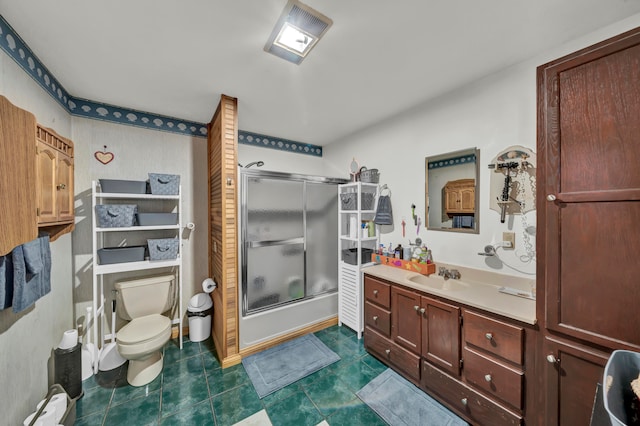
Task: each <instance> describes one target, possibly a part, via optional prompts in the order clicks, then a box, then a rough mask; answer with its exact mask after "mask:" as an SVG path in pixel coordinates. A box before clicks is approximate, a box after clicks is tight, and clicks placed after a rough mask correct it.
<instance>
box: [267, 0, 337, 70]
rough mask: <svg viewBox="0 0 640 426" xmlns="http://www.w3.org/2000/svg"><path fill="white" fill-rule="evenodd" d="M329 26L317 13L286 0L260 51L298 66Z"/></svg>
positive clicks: (329, 23) (328, 22)
mask: <svg viewBox="0 0 640 426" xmlns="http://www.w3.org/2000/svg"><path fill="white" fill-rule="evenodd" d="M332 24H333V21H332V20H331V19H329V18H327V17H326V16H324V15H323V14H321V13H320V12H318V11H317V10H315V9H312V8H311V7H309V6H307V5H306V4H302V3H300V2H299V1H298V0H289V1H288V2H287V5H286V6H285V8H284V10H283V11H282V14H281V15H280V18H278V22H277V24H276V26H275V28H274V29H273V31H272V32H271V35H270V36H269V40H268V41H267V44H266V45H265V46H264V50H265V52H269V53H272V54H274V55H276V56H278V57H280V58H282V59H284V60H287V61H289V62H293V63H294V64H298V65H299V64H300V63H301V62H302V61H303V60H304V58H306V57H307V55H308V54H309V52H310V51H311V49H313V48H314V46H315V45H316V44H317V43H318V40H320V38H321V37H322V36H323V35H324V33H326V32H327V30H328V29H329V27H331V25H332Z"/></svg>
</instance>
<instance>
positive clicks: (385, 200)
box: [373, 195, 393, 225]
mask: <svg viewBox="0 0 640 426" xmlns="http://www.w3.org/2000/svg"><path fill="white" fill-rule="evenodd" d="M373 221H374V223H375V224H376V225H393V212H392V211H391V197H389V196H388V195H381V196H380V197H379V198H378V209H377V210H376V217H375V219H373Z"/></svg>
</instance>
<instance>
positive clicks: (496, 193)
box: [489, 145, 537, 223]
mask: <svg viewBox="0 0 640 426" xmlns="http://www.w3.org/2000/svg"><path fill="white" fill-rule="evenodd" d="M536 163H537V160H536V154H535V153H534V152H533V151H532V150H531V149H529V148H525V147H523V146H520V145H514V146H510V147H509V148H507V149H505V150H504V151H502V152H500V153H499V154H498V155H497V156H496V157H495V158H494V159H493V160H491V163H489V168H490V169H493V173H491V183H490V185H491V186H490V192H489V194H490V195H489V196H490V199H489V208H491V210H495V211H497V212H498V213H500V222H502V223H504V221H505V216H506V215H513V214H524V213H527V212H529V211H532V210H535V209H536Z"/></svg>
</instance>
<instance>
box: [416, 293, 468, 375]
mask: <svg viewBox="0 0 640 426" xmlns="http://www.w3.org/2000/svg"><path fill="white" fill-rule="evenodd" d="M420 306H421V308H420V313H421V314H422V356H423V357H425V358H426V359H427V360H428V361H429V362H431V363H432V364H434V365H436V366H438V367H440V368H442V369H443V370H445V371H447V372H449V373H451V374H453V375H455V376H458V375H460V308H458V307H457V306H453V305H449V304H448V303H444V302H440V301H438V300H435V299H431V298H429V297H425V296H422V299H421V301H420Z"/></svg>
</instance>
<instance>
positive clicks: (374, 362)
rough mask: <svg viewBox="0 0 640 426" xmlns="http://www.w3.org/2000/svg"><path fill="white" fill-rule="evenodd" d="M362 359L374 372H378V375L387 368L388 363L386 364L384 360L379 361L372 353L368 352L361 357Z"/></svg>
mask: <svg viewBox="0 0 640 426" xmlns="http://www.w3.org/2000/svg"><path fill="white" fill-rule="evenodd" d="M360 361H362V362H364V363H365V364H367V366H368V367H369V368H370V369H372V370H373V371H374V373H376V375H378V374H380V373H382V372H383V371H384V370H386V369H387V368H389V367H387V366H386V365H384V364H383V363H382V362H380V361H378V359H377V358H376V357H374V356H372V355H370V354H366V355H364V356H363V357H362V358H360Z"/></svg>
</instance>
